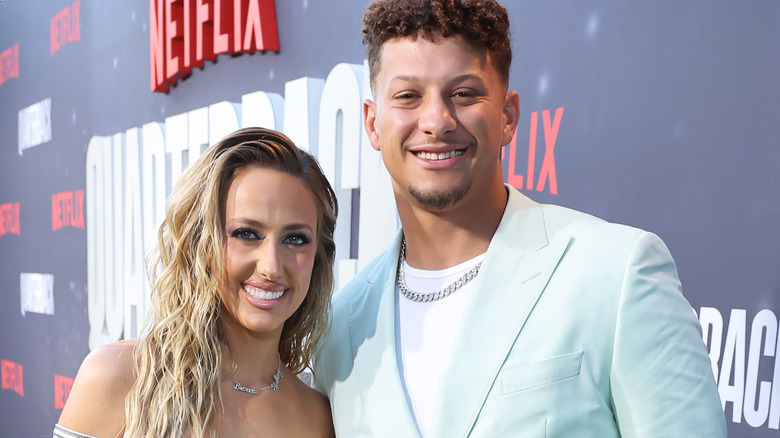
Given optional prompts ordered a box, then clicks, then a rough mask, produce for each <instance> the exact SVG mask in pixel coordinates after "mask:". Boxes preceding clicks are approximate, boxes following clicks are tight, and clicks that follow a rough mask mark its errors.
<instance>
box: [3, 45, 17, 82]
mask: <svg viewBox="0 0 780 438" xmlns="http://www.w3.org/2000/svg"><path fill="white" fill-rule="evenodd" d="M18 77H19V43H16V44H14V45H13V46H11V47H9V48H7V49H5V50H3V52H2V53H0V85H3V82H5V81H6V80H8V79H10V78H18Z"/></svg>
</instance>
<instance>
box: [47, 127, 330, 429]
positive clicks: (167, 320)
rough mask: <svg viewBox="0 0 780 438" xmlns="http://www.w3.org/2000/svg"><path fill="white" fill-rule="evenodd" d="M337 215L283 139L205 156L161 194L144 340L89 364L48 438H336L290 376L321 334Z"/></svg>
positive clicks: (322, 186) (315, 398)
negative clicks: (163, 210) (163, 205)
mask: <svg viewBox="0 0 780 438" xmlns="http://www.w3.org/2000/svg"><path fill="white" fill-rule="evenodd" d="M336 213H337V205H336V196H335V194H334V192H333V189H332V188H331V187H330V185H329V184H328V181H327V179H326V178H325V176H324V175H323V174H322V171H321V170H320V168H319V166H318V165H317V163H316V161H315V160H314V158H313V157H312V156H311V155H309V154H307V153H306V152H303V151H301V150H299V149H298V148H297V147H295V146H294V145H293V144H292V142H291V141H290V140H289V139H288V138H287V137H285V136H284V135H282V134H280V133H277V132H274V131H269V130H265V129H260V128H248V129H243V130H239V131H236V132H234V133H233V134H231V135H229V136H228V137H226V138H225V139H223V140H222V141H220V142H219V143H217V144H215V145H214V146H212V147H211V148H210V149H209V150H208V151H206V153H204V154H203V155H202V156H201V157H200V158H199V159H198V160H197V161H196V162H195V163H194V164H193V165H191V166H190V167H189V168H188V169H187V170H186V171H185V172H184V174H183V175H182V177H181V180H180V181H179V182H178V184H177V186H176V188H175V190H174V191H173V193H172V194H171V198H170V200H169V207H168V211H167V214H166V218H165V222H164V223H163V225H162V226H161V227H160V232H159V236H158V246H159V254H158V256H157V258H156V259H155V260H154V263H152V264H151V266H152V269H150V272H151V279H152V285H153V287H152V301H151V309H152V315H151V321H150V326H149V328H148V330H147V332H146V333H145V334H144V335H143V336H142V337H140V338H139V339H134V340H127V341H119V342H116V343H113V344H110V345H107V346H104V347H101V348H99V349H96V350H95V351H93V352H92V353H90V354H89V355H88V356H87V358H86V359H85V360H84V363H83V364H82V366H81V368H80V370H79V372H78V375H77V376H76V380H75V382H74V385H73V387H72V389H71V392H70V395H69V398H68V402H67V404H66V405H65V408H64V409H63V411H62V415H61V416H60V419H59V423H58V424H57V426H55V432H54V436H55V437H58V436H60V437H84V436H94V437H100V438H113V437H118V436H127V437H155V438H156V437H163V436H165V437H171V436H173V437H180V436H186V437H193V438H199V437H214V436H217V437H248V436H251V437H260V436H285V437H293V436H306V437H309V436H333V435H334V432H333V424H332V422H331V418H330V408H329V405H328V402H327V400H326V399H325V398H324V397H323V396H322V395H320V394H319V393H318V392H316V391H315V390H313V389H311V388H309V387H308V386H307V385H306V384H305V383H303V382H302V381H300V380H299V379H298V378H296V375H297V374H299V373H300V372H301V371H303V369H304V368H306V366H307V365H308V364H309V363H310V360H311V359H312V356H313V354H314V348H315V346H316V345H317V344H318V341H319V339H320V337H321V336H322V334H323V332H324V330H325V327H326V324H327V312H328V310H329V306H330V298H331V290H332V287H333V273H332V267H333V259H334V253H335V244H334V242H333V231H334V228H335V221H336ZM85 434H86V435H85Z"/></svg>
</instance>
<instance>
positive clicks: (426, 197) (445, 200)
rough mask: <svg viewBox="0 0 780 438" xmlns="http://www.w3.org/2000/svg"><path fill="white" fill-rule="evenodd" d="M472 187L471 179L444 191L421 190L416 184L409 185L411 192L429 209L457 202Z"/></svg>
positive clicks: (439, 208)
mask: <svg viewBox="0 0 780 438" xmlns="http://www.w3.org/2000/svg"><path fill="white" fill-rule="evenodd" d="M470 189H471V181H468V182H467V183H465V184H462V185H460V186H458V187H452V188H449V189H447V190H444V191H432V190H430V191H426V192H423V191H420V190H417V188H415V187H414V186H411V185H410V186H409V194H410V195H412V197H414V199H416V200H417V202H418V203H419V204H420V206H422V207H423V208H425V209H427V210H443V209H445V208H449V207H452V206H453V205H455V204H457V203H458V201H460V200H461V199H463V198H464V197H465V196H466V193H468V192H469V190H470Z"/></svg>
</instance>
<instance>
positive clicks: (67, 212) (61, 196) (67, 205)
mask: <svg viewBox="0 0 780 438" xmlns="http://www.w3.org/2000/svg"><path fill="white" fill-rule="evenodd" d="M62 227H76V228H81V229H82V230H83V229H84V190H76V191H73V192H62V193H55V194H53V195H51V229H52V231H57V230H59V229H60V228H62Z"/></svg>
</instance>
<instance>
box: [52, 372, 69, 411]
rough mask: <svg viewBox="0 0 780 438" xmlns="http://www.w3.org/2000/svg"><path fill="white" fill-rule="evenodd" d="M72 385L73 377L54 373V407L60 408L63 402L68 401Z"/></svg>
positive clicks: (62, 406) (63, 404)
mask: <svg viewBox="0 0 780 438" xmlns="http://www.w3.org/2000/svg"><path fill="white" fill-rule="evenodd" d="M72 386H73V379H71V378H70V377H65V376H60V375H57V374H55V375H54V409H62V408H64V407H65V402H66V401H68V395H70V388H71V387H72Z"/></svg>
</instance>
